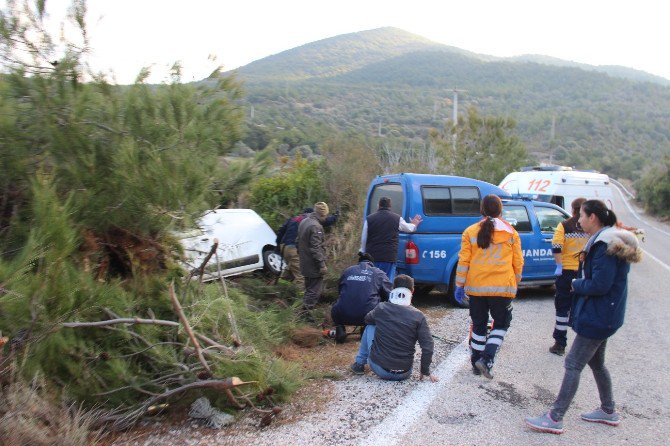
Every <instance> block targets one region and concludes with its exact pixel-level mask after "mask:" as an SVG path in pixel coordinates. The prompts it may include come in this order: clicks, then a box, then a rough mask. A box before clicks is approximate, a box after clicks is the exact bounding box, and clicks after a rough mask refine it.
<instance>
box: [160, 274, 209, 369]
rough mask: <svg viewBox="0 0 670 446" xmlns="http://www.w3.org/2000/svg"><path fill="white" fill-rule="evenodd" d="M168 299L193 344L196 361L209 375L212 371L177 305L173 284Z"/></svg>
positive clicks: (179, 306) (182, 311)
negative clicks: (196, 356) (198, 361)
mask: <svg viewBox="0 0 670 446" xmlns="http://www.w3.org/2000/svg"><path fill="white" fill-rule="evenodd" d="M170 299H171V300H172V306H173V307H174V310H175V312H176V313H177V315H178V316H179V320H180V321H181V323H182V325H183V326H184V330H186V333H187V334H188V337H189V339H190V340H191V342H192V343H193V347H194V348H195V351H196V354H197V355H198V360H200V363H201V364H202V365H203V366H204V367H205V370H207V372H208V373H209V374H210V375H211V374H212V369H211V368H210V367H209V364H207V361H206V360H205V357H204V356H203V354H202V349H201V348H200V343H199V342H198V338H196V336H195V334H194V333H193V330H191V324H190V323H189V322H188V319H186V315H185V314H184V310H183V309H182V307H181V304H180V303H179V299H177V295H176V294H175V293H174V282H173V283H171V284H170Z"/></svg>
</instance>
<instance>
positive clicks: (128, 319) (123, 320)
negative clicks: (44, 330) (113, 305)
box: [62, 317, 179, 328]
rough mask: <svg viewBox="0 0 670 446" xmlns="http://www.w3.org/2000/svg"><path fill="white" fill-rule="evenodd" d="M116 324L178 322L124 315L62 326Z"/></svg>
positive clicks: (169, 323)
mask: <svg viewBox="0 0 670 446" xmlns="http://www.w3.org/2000/svg"><path fill="white" fill-rule="evenodd" d="M116 324H152V325H167V326H169V327H179V322H175V321H166V320H162V319H140V318H138V317H135V318H131V317H124V318H119V319H110V320H107V321H97V322H64V323H63V324H62V325H63V327H67V328H79V327H103V326H107V325H116Z"/></svg>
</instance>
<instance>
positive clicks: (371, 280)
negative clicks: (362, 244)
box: [330, 253, 392, 342]
mask: <svg viewBox="0 0 670 446" xmlns="http://www.w3.org/2000/svg"><path fill="white" fill-rule="evenodd" d="M373 261H374V259H373V258H372V256H371V255H370V254H367V253H359V254H358V264H356V265H353V266H350V267H349V268H347V269H345V270H344V272H343V273H342V276H340V284H339V294H340V296H339V298H338V299H337V302H335V305H333V308H332V309H331V311H330V315H331V316H332V318H333V322H334V323H335V325H336V326H337V328H336V331H335V332H336V333H337V335H336V337H335V340H336V341H338V342H342V341H343V340H344V336H343V335H344V333H345V329H344V327H343V326H344V325H365V320H364V318H365V315H366V314H368V313H369V312H370V311H372V309H373V308H374V307H376V306H377V304H378V303H379V302H380V300H388V296H389V293H390V292H391V288H392V285H391V282H390V281H389V279H388V277H386V274H384V271H382V270H380V269H379V268H377V267H375V266H374V264H373Z"/></svg>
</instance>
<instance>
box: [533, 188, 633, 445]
mask: <svg viewBox="0 0 670 446" xmlns="http://www.w3.org/2000/svg"><path fill="white" fill-rule="evenodd" d="M616 222H617V218H616V215H615V214H614V212H612V211H611V210H609V209H607V207H606V206H605V204H604V203H603V202H602V201H600V200H587V201H585V202H584V203H583V204H582V207H581V209H580V212H579V225H580V226H581V227H582V229H583V230H584V232H586V233H587V234H589V235H590V236H591V237H590V238H589V241H588V242H586V246H585V247H584V251H583V252H582V253H581V260H582V261H581V265H580V269H579V271H578V273H577V277H578V278H576V279H573V281H572V289H573V291H574V296H575V297H574V300H573V303H572V309H571V311H570V324H571V326H572V329H573V330H574V331H575V332H576V333H577V336H576V337H575V340H574V342H573V343H572V347H571V348H570V352H569V353H568V356H567V357H566V358H565V375H564V376H563V383H562V384H561V390H560V391H559V393H558V397H557V398H556V401H555V402H554V405H553V406H552V408H551V410H550V411H549V412H547V413H546V414H544V415H541V416H539V417H533V418H530V417H529V418H526V424H527V425H528V426H529V427H530V428H531V429H533V430H536V431H539V432H549V433H553V434H561V433H563V415H565V412H566V411H567V409H568V407H569V406H570V403H571V402H572V399H573V397H574V396H575V393H576V392H577V387H578V386H579V378H580V375H581V372H582V370H583V369H584V367H585V366H586V365H587V364H588V365H589V367H590V368H591V370H592V372H593V376H594V378H595V381H596V384H597V386H598V393H599V395H600V407H598V408H597V409H595V410H594V411H592V412H588V413H584V414H582V415H581V418H582V419H583V420H585V421H591V422H594V423H602V424H607V425H610V426H616V425H618V424H619V414H618V413H617V412H616V411H615V409H614V398H613V395H612V379H611V378H610V374H609V371H608V370H607V368H606V367H605V348H606V346H607V339H608V338H609V337H610V336H612V335H613V334H614V333H616V331H617V330H618V329H619V328H620V327H621V326H622V325H623V320H624V314H625V311H626V297H627V295H628V271H629V270H630V264H631V263H636V262H639V261H640V260H641V259H642V250H641V249H640V248H639V247H638V241H637V238H636V237H635V235H634V234H633V233H631V232H629V231H624V230H621V229H619V228H617V227H616Z"/></svg>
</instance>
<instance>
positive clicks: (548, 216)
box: [535, 207, 568, 232]
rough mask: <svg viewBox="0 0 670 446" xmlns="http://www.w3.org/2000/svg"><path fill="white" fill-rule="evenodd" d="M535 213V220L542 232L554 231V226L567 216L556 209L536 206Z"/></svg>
mask: <svg viewBox="0 0 670 446" xmlns="http://www.w3.org/2000/svg"><path fill="white" fill-rule="evenodd" d="M535 214H536V215H537V222H538V223H539V225H540V230H541V231H542V232H554V231H555V230H556V226H558V224H559V223H560V222H562V221H565V219H566V218H568V217H567V216H566V215H565V214H563V213H562V212H561V211H559V210H557V209H551V208H543V207H536V208H535Z"/></svg>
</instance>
